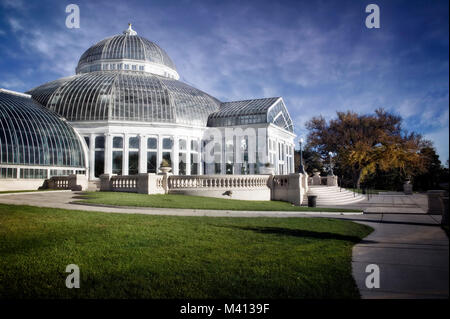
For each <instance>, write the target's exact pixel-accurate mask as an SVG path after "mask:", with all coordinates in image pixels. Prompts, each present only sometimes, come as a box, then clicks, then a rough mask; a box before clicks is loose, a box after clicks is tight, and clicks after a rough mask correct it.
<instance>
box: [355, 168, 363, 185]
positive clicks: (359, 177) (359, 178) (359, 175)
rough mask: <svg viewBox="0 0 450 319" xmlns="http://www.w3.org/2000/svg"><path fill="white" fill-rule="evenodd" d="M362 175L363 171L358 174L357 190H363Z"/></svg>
mask: <svg viewBox="0 0 450 319" xmlns="http://www.w3.org/2000/svg"><path fill="white" fill-rule="evenodd" d="M361 174H362V169H361V170H360V171H359V172H358V180H357V182H356V188H357V189H361V177H362V176H361Z"/></svg>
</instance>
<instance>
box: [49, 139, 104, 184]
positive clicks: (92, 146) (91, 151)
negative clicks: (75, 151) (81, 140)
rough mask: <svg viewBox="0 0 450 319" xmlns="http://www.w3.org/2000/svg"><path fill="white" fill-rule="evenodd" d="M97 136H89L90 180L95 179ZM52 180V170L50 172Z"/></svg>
mask: <svg viewBox="0 0 450 319" xmlns="http://www.w3.org/2000/svg"><path fill="white" fill-rule="evenodd" d="M94 175H95V135H94V134H91V135H89V179H91V180H92V179H94V178H95V176H94ZM48 176H49V178H50V170H49V172H48Z"/></svg>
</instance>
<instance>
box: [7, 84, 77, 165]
mask: <svg viewBox="0 0 450 319" xmlns="http://www.w3.org/2000/svg"><path fill="white" fill-rule="evenodd" d="M84 156H85V155H84V151H83V146H82V142H81V140H80V138H79V136H78V135H77V133H76V132H75V131H74V129H73V128H72V127H71V126H70V125H69V124H68V123H66V122H65V121H64V120H62V119H60V118H59V117H58V116H57V115H56V114H55V113H53V112H51V111H49V110H47V109H45V108H43V107H42V106H40V105H39V104H38V103H36V102H35V101H33V100H32V99H31V97H30V96H27V95H25V94H21V93H17V92H12V91H8V90H3V89H0V164H2V165H26V166H33V167H35V166H52V167H60V168H83V169H84V168H85V157H84Z"/></svg>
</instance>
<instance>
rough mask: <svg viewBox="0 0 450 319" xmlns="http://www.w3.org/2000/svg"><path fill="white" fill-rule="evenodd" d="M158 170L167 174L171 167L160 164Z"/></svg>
mask: <svg viewBox="0 0 450 319" xmlns="http://www.w3.org/2000/svg"><path fill="white" fill-rule="evenodd" d="M159 170H160V171H161V172H162V173H163V174H167V173H170V171H171V170H172V167H170V166H161V167H160V168H159Z"/></svg>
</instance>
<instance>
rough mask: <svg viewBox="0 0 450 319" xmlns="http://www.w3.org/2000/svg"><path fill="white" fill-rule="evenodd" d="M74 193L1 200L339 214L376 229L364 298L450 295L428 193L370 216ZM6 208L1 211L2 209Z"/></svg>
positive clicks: (372, 208) (443, 241)
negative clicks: (115, 201) (376, 275)
mask: <svg viewBox="0 0 450 319" xmlns="http://www.w3.org/2000/svg"><path fill="white" fill-rule="evenodd" d="M77 197H79V194H78V193H73V192H70V191H69V192H45V193H28V194H23V193H22V194H9V195H6V194H2V195H1V196H0V203H7V204H16V205H33V206H38V207H55V208H66V209H76V210H89V211H100V212H110V213H134V214H136V213H138V214H153V215H160V214H164V215H180V216H217V217H218V216H228V217H313V216H314V217H333V218H341V219H347V220H352V221H354V222H358V223H362V224H366V225H369V226H371V227H372V228H374V232H373V233H372V234H370V235H369V236H368V237H366V238H365V239H364V241H363V242H361V243H359V244H357V245H355V246H354V248H353V261H352V271H353V276H354V278H355V280H356V283H357V285H358V288H359V289H360V292H361V295H362V297H363V298H448V289H449V277H448V272H449V246H448V244H449V241H448V237H447V236H446V234H445V233H444V231H443V230H442V229H441V227H440V225H439V223H440V216H435V215H428V214H426V213H425V212H426V210H427V204H426V197H424V196H423V195H420V194H417V195H413V196H404V195H384V196H377V197H376V198H375V199H374V198H372V199H371V201H365V205H363V204H361V203H358V206H350V207H351V208H355V207H360V208H362V209H364V211H365V212H366V213H365V214H364V215H340V214H335V213H334V214H333V213H324V214H314V213H309V214H305V213H301V212H298V213H296V212H237V211H214V210H209V211H202V210H192V209H180V210H178V209H162V208H110V207H97V206H84V205H78V204H72V203H71V202H72V201H73V200H76V199H77ZM0 213H1V212H0ZM369 264H376V265H378V266H379V268H380V288H379V289H368V288H366V286H365V280H366V276H367V275H368V274H367V273H366V272H365V269H366V266H367V265H369Z"/></svg>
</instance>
